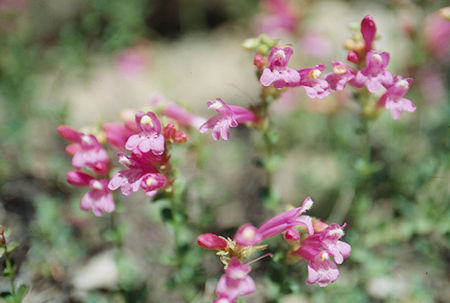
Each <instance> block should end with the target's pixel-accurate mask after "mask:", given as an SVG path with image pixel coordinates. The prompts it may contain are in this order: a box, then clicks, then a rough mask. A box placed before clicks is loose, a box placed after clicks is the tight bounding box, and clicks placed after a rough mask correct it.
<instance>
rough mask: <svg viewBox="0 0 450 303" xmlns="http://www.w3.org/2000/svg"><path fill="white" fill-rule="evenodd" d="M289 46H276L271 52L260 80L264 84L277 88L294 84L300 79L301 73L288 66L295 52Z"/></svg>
mask: <svg viewBox="0 0 450 303" xmlns="http://www.w3.org/2000/svg"><path fill="white" fill-rule="evenodd" d="M293 52H294V51H293V50H292V48H291V47H289V46H284V47H280V46H275V47H273V48H272V51H271V52H270V54H269V58H268V63H269V67H266V68H265V69H264V71H263V73H262V75H261V78H260V79H259V81H260V82H261V84H262V85H264V86H270V85H271V84H273V86H274V87H275V88H277V89H281V88H283V87H286V86H289V85H293V84H295V83H298V82H299V81H300V75H299V74H298V73H297V71H296V70H295V69H292V68H289V67H287V65H288V62H289V59H290V58H291V56H292V54H293Z"/></svg>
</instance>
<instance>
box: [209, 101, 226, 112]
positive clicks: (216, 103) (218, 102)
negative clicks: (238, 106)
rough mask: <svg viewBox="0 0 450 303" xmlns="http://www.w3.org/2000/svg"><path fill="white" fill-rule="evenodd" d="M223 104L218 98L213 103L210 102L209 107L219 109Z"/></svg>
mask: <svg viewBox="0 0 450 303" xmlns="http://www.w3.org/2000/svg"><path fill="white" fill-rule="evenodd" d="M222 106H223V104H222V103H221V102H220V101H218V100H214V101H212V102H211V104H209V108H210V109H212V110H218V109H220V108H222Z"/></svg>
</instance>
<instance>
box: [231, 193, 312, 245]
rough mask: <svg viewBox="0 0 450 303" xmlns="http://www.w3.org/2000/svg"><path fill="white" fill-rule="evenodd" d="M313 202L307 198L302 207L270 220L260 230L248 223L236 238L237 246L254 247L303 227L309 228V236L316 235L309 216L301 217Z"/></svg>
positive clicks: (237, 233)
mask: <svg viewBox="0 0 450 303" xmlns="http://www.w3.org/2000/svg"><path fill="white" fill-rule="evenodd" d="M313 203H314V202H313V201H312V200H311V198H310V197H308V198H306V199H305V200H304V201H303V203H302V206H300V207H297V208H293V209H290V210H288V211H285V212H284V213H281V214H279V215H276V216H275V217H273V218H271V219H269V220H268V221H267V222H265V223H264V224H263V225H261V226H260V227H259V228H256V227H254V226H253V225H251V224H249V223H247V224H244V225H243V226H241V228H239V230H238V231H237V232H236V235H235V236H234V240H235V241H236V243H237V244H239V245H242V246H254V245H257V244H258V243H260V242H261V241H263V240H265V239H267V238H270V237H273V236H276V235H278V234H281V233H283V232H285V231H286V230H288V229H290V228H291V227H294V226H298V225H303V226H305V227H306V228H307V230H308V233H309V234H313V233H314V229H313V226H312V220H311V217H309V216H301V214H302V213H304V212H305V211H307V210H309V209H310V208H311V207H312V205H313Z"/></svg>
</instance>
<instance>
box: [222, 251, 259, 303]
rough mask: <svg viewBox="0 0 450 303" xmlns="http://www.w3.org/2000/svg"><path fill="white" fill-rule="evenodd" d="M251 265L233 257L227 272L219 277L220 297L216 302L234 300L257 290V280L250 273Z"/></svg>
mask: <svg viewBox="0 0 450 303" xmlns="http://www.w3.org/2000/svg"><path fill="white" fill-rule="evenodd" d="M249 273H250V266H248V265H247V264H245V263H241V261H239V259H237V258H235V257H233V258H231V260H230V263H229V264H228V266H227V268H226V269H225V274H224V275H222V277H221V278H220V279H219V282H218V283H217V287H216V295H217V296H218V298H217V299H216V300H215V301H214V302H220V303H221V302H234V300H235V299H237V298H238V297H241V296H245V295H249V294H251V293H253V292H254V291H255V282H254V281H253V279H252V278H251V277H250V276H249V275H248V274H249Z"/></svg>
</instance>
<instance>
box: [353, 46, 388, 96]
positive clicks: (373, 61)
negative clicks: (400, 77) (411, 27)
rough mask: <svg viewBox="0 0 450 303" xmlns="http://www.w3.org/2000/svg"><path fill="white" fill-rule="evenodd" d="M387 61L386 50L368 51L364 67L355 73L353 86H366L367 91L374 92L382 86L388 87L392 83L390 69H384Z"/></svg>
mask: <svg viewBox="0 0 450 303" xmlns="http://www.w3.org/2000/svg"><path fill="white" fill-rule="evenodd" d="M388 63H389V53H388V52H382V53H377V52H375V51H370V52H368V53H367V56H366V67H365V68H363V69H361V70H360V71H359V72H358V73H357V74H356V77H355V81H354V84H355V86H356V87H358V88H361V87H364V86H367V89H368V90H369V92H371V93H375V92H377V91H378V90H379V89H380V88H381V87H382V86H385V87H388V86H390V85H392V82H393V78H392V74H391V72H390V71H388V70H386V67H387V65H388Z"/></svg>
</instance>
